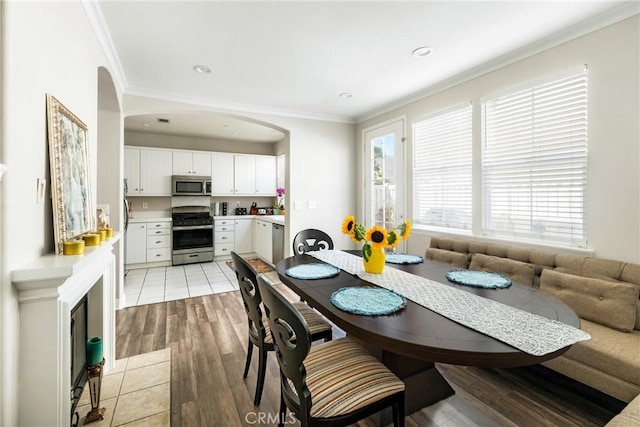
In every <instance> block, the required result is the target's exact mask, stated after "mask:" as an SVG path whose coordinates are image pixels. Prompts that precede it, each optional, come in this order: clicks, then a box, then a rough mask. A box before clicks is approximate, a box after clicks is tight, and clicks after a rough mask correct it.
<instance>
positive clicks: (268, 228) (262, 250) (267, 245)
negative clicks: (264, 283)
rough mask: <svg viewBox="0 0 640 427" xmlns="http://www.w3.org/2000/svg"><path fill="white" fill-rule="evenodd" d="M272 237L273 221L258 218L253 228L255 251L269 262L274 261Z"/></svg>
mask: <svg viewBox="0 0 640 427" xmlns="http://www.w3.org/2000/svg"><path fill="white" fill-rule="evenodd" d="M272 239H273V236H272V225H271V223H270V222H267V221H263V220H261V219H257V218H256V219H255V221H254V228H253V251H254V252H255V253H256V254H257V255H258V256H259V257H260V258H262V259H263V260H264V261H266V262H268V263H271V262H272V256H273V254H272V247H271V242H272Z"/></svg>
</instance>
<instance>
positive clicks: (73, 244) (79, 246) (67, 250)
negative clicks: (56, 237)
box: [62, 239, 84, 255]
mask: <svg viewBox="0 0 640 427" xmlns="http://www.w3.org/2000/svg"><path fill="white" fill-rule="evenodd" d="M83 253H84V240H79V239H78V240H68V241H66V242H64V243H62V254H63V255H81V254H83Z"/></svg>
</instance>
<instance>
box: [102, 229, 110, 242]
mask: <svg viewBox="0 0 640 427" xmlns="http://www.w3.org/2000/svg"><path fill="white" fill-rule="evenodd" d="M102 230H105V231H106V232H107V239H108V238H110V237H113V228H111V227H106V228H103V229H102Z"/></svg>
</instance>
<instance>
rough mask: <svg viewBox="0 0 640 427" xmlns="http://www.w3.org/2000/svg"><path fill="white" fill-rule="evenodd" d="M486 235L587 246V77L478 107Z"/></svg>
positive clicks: (562, 79)
mask: <svg viewBox="0 0 640 427" xmlns="http://www.w3.org/2000/svg"><path fill="white" fill-rule="evenodd" d="M482 123H483V126H482V189H483V232H484V233H485V234H486V235H494V236H506V237H521V238H525V239H532V240H535V241H544V242H550V243H554V244H560V245H564V246H570V247H583V246H586V239H587V236H586V218H587V215H586V184H587V73H586V69H581V70H576V69H574V70H572V71H570V72H568V73H564V75H556V76H554V77H552V78H549V79H545V80H544V81H538V82H536V83H533V84H531V85H529V87H526V88H520V89H518V90H515V91H512V92H511V93H508V94H505V95H502V96H500V97H496V98H494V99H491V100H488V101H485V102H483V103H482Z"/></svg>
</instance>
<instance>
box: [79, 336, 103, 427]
mask: <svg viewBox="0 0 640 427" xmlns="http://www.w3.org/2000/svg"><path fill="white" fill-rule="evenodd" d="M104 362H105V360H104V358H103V357H102V339H101V338H100V337H93V338H90V339H89V340H88V341H87V366H88V367H87V382H88V383H89V396H90V397H91V410H90V411H89V413H88V414H87V418H86V419H85V421H84V423H85V424H89V423H90V422H93V421H99V420H103V419H104V413H105V412H106V410H107V408H101V407H100V389H101V388H102V371H103V368H104Z"/></svg>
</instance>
